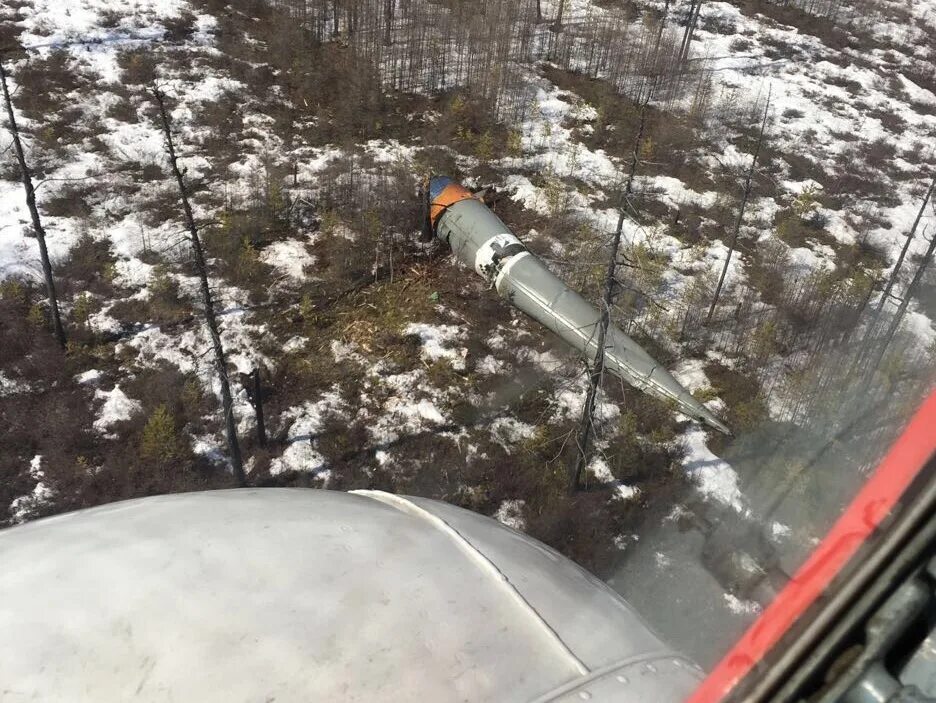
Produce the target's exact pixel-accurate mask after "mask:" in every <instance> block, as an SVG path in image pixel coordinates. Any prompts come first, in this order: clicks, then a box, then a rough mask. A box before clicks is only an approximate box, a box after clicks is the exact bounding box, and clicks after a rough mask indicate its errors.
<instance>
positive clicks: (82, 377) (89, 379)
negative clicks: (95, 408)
mask: <svg viewBox="0 0 936 703" xmlns="http://www.w3.org/2000/svg"><path fill="white" fill-rule="evenodd" d="M101 375H102V374H101V372H100V371H99V370H98V369H90V370H88V371H85V372H83V373H80V374H78V375H77V376H75V381H77V382H78V383H80V384H82V385H91V386H96V385H97V384H98V383H100V382H101Z"/></svg>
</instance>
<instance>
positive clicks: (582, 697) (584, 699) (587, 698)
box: [579, 691, 591, 701]
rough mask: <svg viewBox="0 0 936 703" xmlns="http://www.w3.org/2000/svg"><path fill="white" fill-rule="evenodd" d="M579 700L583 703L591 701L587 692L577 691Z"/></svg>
mask: <svg viewBox="0 0 936 703" xmlns="http://www.w3.org/2000/svg"><path fill="white" fill-rule="evenodd" d="M579 698H581V699H582V700H583V701H587V700H591V694H590V693H589V692H588V691H579Z"/></svg>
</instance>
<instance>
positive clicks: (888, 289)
mask: <svg viewBox="0 0 936 703" xmlns="http://www.w3.org/2000/svg"><path fill="white" fill-rule="evenodd" d="M934 190H936V176H933V181H932V182H931V183H930V186H929V188H928V189H927V191H926V195H924V196H923V203H922V204H921V205H920V211H919V212H918V213H917V216H916V219H915V220H914V221H913V226H912V227H911V228H910V233H909V234H907V241H905V242H904V245H903V248H902V249H901V250H900V256H898V257H897V263H896V264H894V270H893V271H891V275H890V276H889V277H888V279H887V285H885V286H884V292H883V293H882V294H881V301H880V302H879V303H878V306H877V311H876V312H875V318H877V316H878V315H880V314H881V311H882V310H883V309H884V306H885V305H886V304H887V298H888V297H889V296H890V293H891V290H892V289H893V288H894V283H895V282H896V281H897V276H898V275H899V274H900V267H901V266H903V262H904V258H905V257H906V256H907V249H909V248H910V241H911V240H912V239H913V235H914V234H916V230H917V227H919V225H920V220H921V219H922V218H923V212H924V210H926V204H927V203H928V202H929V199H930V198H931V197H932V196H933V191H934Z"/></svg>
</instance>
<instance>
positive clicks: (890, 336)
mask: <svg viewBox="0 0 936 703" xmlns="http://www.w3.org/2000/svg"><path fill="white" fill-rule="evenodd" d="M925 234H926V233H925V232H924V235H925ZM934 252H936V235H933V237H932V239H930V242H929V246H928V247H927V248H926V253H925V254H924V255H923V259H922V260H921V261H920V265H919V266H917V270H916V271H915V272H914V274H913V280H911V281H910V285H909V286H907V290H906V292H905V293H904V295H903V298H901V300H900V306H899V307H898V308H897V313H896V314H895V315H894V318H893V319H892V320H891V323H890V326H889V327H888V328H887V332H886V333H885V334H884V338H883V340H882V341H881V344H880V346H879V347H878V350H877V353H875V355H874V360H873V361H872V362H871V366H870V367H869V368H868V374H867V375H868V377H869V378H870V377H871V376H872V375H873V374H874V372H875V371H877V369H878V367H879V366H880V365H881V360H882V359H883V358H884V354H885V353H886V352H887V348H888V347H889V346H890V343H891V342H892V341H893V340H894V336H895V335H896V334H897V330H898V329H900V324H901V323H902V322H903V318H904V315H905V314H906V313H907V307H908V306H909V305H910V299H911V298H913V296H915V295H916V292H917V288H919V287H920V281H922V280H923V274H924V273H926V268H927V266H929V264H930V262H932V260H933V254H934Z"/></svg>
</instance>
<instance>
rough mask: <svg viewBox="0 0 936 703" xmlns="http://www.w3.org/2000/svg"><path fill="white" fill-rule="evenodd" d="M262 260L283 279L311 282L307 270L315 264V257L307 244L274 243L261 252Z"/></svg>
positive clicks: (295, 241)
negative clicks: (307, 247)
mask: <svg viewBox="0 0 936 703" xmlns="http://www.w3.org/2000/svg"><path fill="white" fill-rule="evenodd" d="M260 260H261V261H262V262H263V263H265V264H269V265H270V266H272V267H273V268H275V269H276V270H277V271H278V272H279V273H280V274H281V276H282V277H283V278H289V279H292V280H293V281H307V280H311V279H310V277H309V276H307V275H306V273H305V269H306V267H310V266H312V265H313V264H314V263H315V257H314V256H312V255H311V254H310V253H309V250H308V249H306V243H305V242H303V241H300V240H298V239H287V240H286V241H282V242H273V243H272V244H270V245H269V246H266V247H264V248H263V251H261V252H260Z"/></svg>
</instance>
